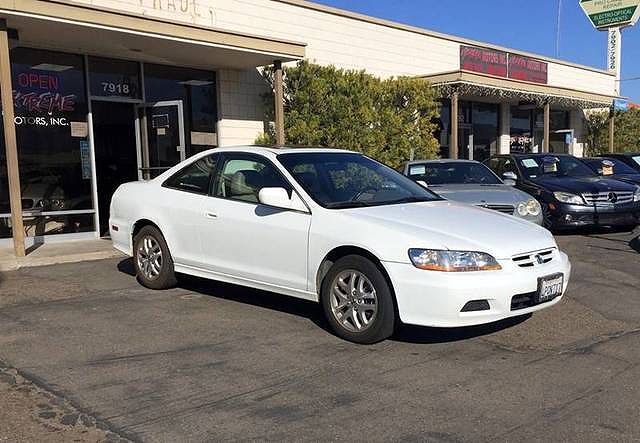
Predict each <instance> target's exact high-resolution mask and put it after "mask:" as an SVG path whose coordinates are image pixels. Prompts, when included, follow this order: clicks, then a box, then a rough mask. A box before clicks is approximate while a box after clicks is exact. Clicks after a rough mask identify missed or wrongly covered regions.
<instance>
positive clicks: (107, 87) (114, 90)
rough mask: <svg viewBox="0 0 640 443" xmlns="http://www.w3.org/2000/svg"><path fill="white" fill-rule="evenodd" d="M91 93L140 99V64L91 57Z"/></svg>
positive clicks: (97, 95)
mask: <svg viewBox="0 0 640 443" xmlns="http://www.w3.org/2000/svg"><path fill="white" fill-rule="evenodd" d="M89 78H90V80H89V81H90V83H91V84H90V86H91V95H92V96H94V97H120V98H132V99H140V98H142V97H141V90H140V65H139V64H138V63H137V62H130V61H124V60H111V59H106V58H99V57H89Z"/></svg>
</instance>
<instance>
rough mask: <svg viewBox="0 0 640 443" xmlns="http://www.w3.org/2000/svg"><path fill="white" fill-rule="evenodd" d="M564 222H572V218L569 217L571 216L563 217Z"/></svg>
mask: <svg viewBox="0 0 640 443" xmlns="http://www.w3.org/2000/svg"><path fill="white" fill-rule="evenodd" d="M564 220H565V221H568V222H570V221H573V217H572V216H571V214H567V215H565V216H564Z"/></svg>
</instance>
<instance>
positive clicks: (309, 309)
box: [118, 258, 330, 332]
mask: <svg viewBox="0 0 640 443" xmlns="http://www.w3.org/2000/svg"><path fill="white" fill-rule="evenodd" d="M118 270H119V271H120V272H123V273H125V274H129V275H131V276H135V269H134V266H133V260H132V259H131V258H127V259H124V260H122V261H121V262H120V263H118ZM178 288H180V289H184V290H187V291H192V292H197V293H198V294H201V295H206V296H208V297H215V298H220V299H224V300H231V301H235V302H238V303H243V304H247V305H253V306H258V307H261V308H265V309H271V310H274V311H279V312H284V313H287V314H291V315H296V316H299V317H305V318H308V319H309V320H311V321H312V322H313V323H315V324H316V325H317V326H319V327H321V328H322V329H324V330H325V331H327V332H329V331H330V329H329V325H328V324H327V322H326V321H325V319H324V316H323V314H322V310H321V309H320V306H319V305H318V304H317V303H314V302H311V301H307V300H302V299H298V298H295V297H288V296H286V295H281V294H277V293H275V292H268V291H261V290H259V289H252V288H247V287H245V286H239V285H234V284H230V283H223V282H219V281H216V280H208V279H205V278H199V277H193V276H191V275H184V274H179V275H178Z"/></svg>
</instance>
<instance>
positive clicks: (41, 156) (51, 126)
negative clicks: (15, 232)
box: [0, 48, 94, 236]
mask: <svg viewBox="0 0 640 443" xmlns="http://www.w3.org/2000/svg"><path fill="white" fill-rule="evenodd" d="M11 62H12V66H11V68H12V75H13V96H14V106H15V124H16V136H17V142H18V161H19V165H20V182H21V188H22V206H23V212H24V224H25V231H26V233H27V235H33V236H35V235H38V236H39V235H45V234H57V233H75V232H85V231H92V230H93V229H94V226H93V216H92V215H91V214H92V213H93V211H92V209H93V203H92V194H91V176H92V174H91V164H90V154H89V143H88V140H87V137H88V128H87V99H86V92H85V81H84V64H83V58H82V57H81V56H78V55H71V54H65V53H59V52H49V51H41V50H35V49H27V48H16V49H14V50H12V51H11ZM2 173H3V174H6V171H2ZM4 182H6V175H4V176H3V177H2V178H0V183H4ZM2 195H3V198H2V202H0V206H2V208H8V206H9V202H8V195H6V196H5V194H4V193H3V194H2ZM7 212H8V211H7ZM57 212H62V213H61V214H60V215H59V216H58V215H56V213H57Z"/></svg>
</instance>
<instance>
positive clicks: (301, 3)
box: [272, 0, 615, 76]
mask: <svg viewBox="0 0 640 443" xmlns="http://www.w3.org/2000/svg"><path fill="white" fill-rule="evenodd" d="M272 1H275V2H279V3H285V4H288V5H292V6H298V7H301V8H306V9H312V10H314V11H318V12H324V13H326V14H331V15H336V16H340V17H345V18H350V19H354V20H359V21H362V22H366V23H371V24H374V25H380V26H385V27H387V28H393V29H398V30H400V31H407V32H412V33H415V34H421V35H426V36H429V37H435V38H441V39H444V40H449V41H452V42H455V43H462V44H465V45H471V46H478V47H482V48H487V49H493V50H497V51H504V52H509V53H512V54H516V55H522V56H525V57H532V58H536V59H538V60H542V61H546V62H551V63H557V64H560V65H565V66H570V67H572V68H578V69H585V70H588V71H592V72H597V73H599V74H606V75H611V76H615V74H614V73H611V72H609V71H607V70H605V69H600V68H594V67H592V66H587V65H581V64H578V63H573V62H569V61H566V60H560V59H557V58H553V57H547V56H544V55H540V54H535V53H532V52H526V51H520V50H518V49H512V48H507V47H504V46H500V45H494V44H491V43H486V42H481V41H478V40H472V39H467V38H464V37H457V36H454V35H451V34H445V33H441V32H437V31H431V30H428V29H425V28H420V27H417V26H411V25H407V24H404V23H399V22H394V21H391V20H385V19H381V18H377V17H373V16H370V15H366V14H360V13H358V12H352V11H347V10H346V9H340V8H335V7H332V6H325V5H321V4H318V3H314V2H311V1H308V0H272Z"/></svg>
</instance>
